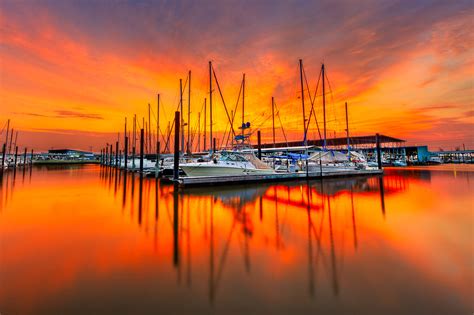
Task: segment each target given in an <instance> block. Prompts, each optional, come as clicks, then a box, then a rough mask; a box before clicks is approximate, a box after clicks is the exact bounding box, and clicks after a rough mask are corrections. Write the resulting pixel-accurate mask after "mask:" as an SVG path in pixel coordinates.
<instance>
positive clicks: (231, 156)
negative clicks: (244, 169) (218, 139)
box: [220, 152, 247, 162]
mask: <svg viewBox="0 0 474 315" xmlns="http://www.w3.org/2000/svg"><path fill="white" fill-rule="evenodd" d="M220 160H221V161H231V162H247V160H246V159H245V158H244V157H243V156H241V155H240V154H236V153H233V152H225V153H224V152H222V153H221V156H220Z"/></svg>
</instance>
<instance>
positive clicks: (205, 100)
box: [203, 98, 207, 151]
mask: <svg viewBox="0 0 474 315" xmlns="http://www.w3.org/2000/svg"><path fill="white" fill-rule="evenodd" d="M206 117H207V99H206V98H204V136H203V138H204V151H206V150H207V146H206V140H207V138H206V129H207V128H206V127H207V126H206Z"/></svg>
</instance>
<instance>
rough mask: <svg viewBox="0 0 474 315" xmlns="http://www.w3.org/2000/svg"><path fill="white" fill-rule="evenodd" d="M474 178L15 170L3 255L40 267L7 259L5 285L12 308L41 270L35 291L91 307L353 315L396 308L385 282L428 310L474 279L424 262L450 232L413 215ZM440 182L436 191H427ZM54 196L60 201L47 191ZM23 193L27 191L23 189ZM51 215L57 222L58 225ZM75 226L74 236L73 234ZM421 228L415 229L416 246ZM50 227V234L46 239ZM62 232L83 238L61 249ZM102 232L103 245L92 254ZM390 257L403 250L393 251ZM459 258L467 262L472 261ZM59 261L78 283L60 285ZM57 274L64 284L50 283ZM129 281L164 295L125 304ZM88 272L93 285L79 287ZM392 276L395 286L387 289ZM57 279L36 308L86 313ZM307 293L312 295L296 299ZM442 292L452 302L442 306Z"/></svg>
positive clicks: (414, 173) (1, 298) (9, 176)
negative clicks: (420, 289)
mask: <svg viewBox="0 0 474 315" xmlns="http://www.w3.org/2000/svg"><path fill="white" fill-rule="evenodd" d="M33 173H34V175H32V174H33ZM428 173H430V172H428ZM440 176H444V177H440ZM446 176H448V177H446ZM469 176H470V173H469V172H457V173H456V177H453V176H452V174H451V173H446V174H444V173H443V174H441V175H440V174H432V173H430V174H428V175H427V174H426V171H418V170H407V171H398V170H394V171H391V170H388V171H387V172H386V175H385V176H383V177H382V176H378V177H377V176H376V177H369V178H367V177H361V178H350V179H332V180H323V181H321V180H313V181H307V182H288V183H277V184H269V183H265V184H258V185H236V186H226V187H205V188H199V187H197V188H190V189H179V188H178V187H176V186H173V185H169V184H164V183H162V182H160V181H159V180H157V179H148V178H143V177H141V176H139V175H137V174H134V173H126V172H122V171H118V170H115V169H112V168H107V167H95V166H93V167H72V168H71V167H67V168H44V167H42V168H35V169H34V171H33V172H32V173H31V172H28V171H26V173H25V172H23V174H22V176H21V177H20V176H15V174H14V173H6V174H5V176H4V178H3V180H2V181H1V182H0V196H1V198H0V210H2V212H1V217H0V228H2V231H5V234H4V236H2V238H3V240H9V243H8V244H7V246H5V247H4V248H5V249H4V251H2V252H1V254H0V255H2V256H3V257H2V258H6V257H9V255H13V253H15V252H18V251H19V250H20V249H22V248H23V250H20V252H21V255H20V256H21V261H22V262H23V261H36V264H35V267H33V269H34V270H29V269H28V268H32V267H31V265H28V266H27V265H25V264H24V263H22V262H18V261H17V260H12V259H4V261H5V262H4V263H3V264H2V270H0V280H1V281H2V283H10V284H9V285H7V286H8V291H6V290H7V289H3V288H0V305H6V306H7V309H9V310H23V312H22V313H28V312H29V311H28V310H27V309H26V308H22V305H20V304H19V303H16V302H12V300H11V299H9V298H10V297H12V295H13V294H18V295H19V294H20V292H22V290H25V285H26V284H27V283H28V282H27V281H26V279H27V277H30V278H32V279H33V280H32V281H33V285H35V284H37V285H39V283H55V286H58V287H61V288H70V289H69V291H68V292H70V293H68V294H74V295H77V296H78V297H80V299H81V300H85V301H91V299H92V297H91V294H96V295H99V296H101V295H105V301H107V303H109V304H107V307H108V306H111V305H113V303H116V301H117V299H121V301H123V302H122V303H125V304H127V305H129V306H130V307H131V306H133V307H134V308H136V309H137V310H140V309H142V308H146V311H152V310H156V309H158V305H167V306H169V310H170V311H169V313H179V312H180V311H184V310H186V308H183V307H184V306H183V305H182V304H183V303H182V301H188V302H190V301H194V302H193V303H196V305H197V306H196V309H198V310H201V311H202V312H204V313H206V312H207V311H209V309H213V308H215V309H221V310H242V309H241V308H240V307H242V305H243V306H244V308H245V309H246V310H260V311H265V310H266V311H268V310H274V309H277V310H278V309H286V310H288V309H293V310H299V311H297V312H296V313H298V312H300V311H301V312H302V313H305V312H306V311H308V310H315V309H316V308H318V309H319V308H321V307H322V308H323V309H324V310H326V311H328V310H337V309H339V311H344V310H345V309H346V310H347V307H348V306H352V307H355V306H357V305H359V304H358V303H362V304H361V305H364V303H367V305H371V304H370V303H379V304H377V305H378V310H381V309H386V308H389V306H390V305H387V304H384V303H387V302H383V301H381V302H380V301H377V302H374V301H373V300H372V296H371V295H370V294H364V293H363V292H364V291H365V292H373V291H371V290H374V288H373V287H372V285H373V284H376V286H377V288H378V287H379V286H381V287H383V289H382V288H381V289H380V292H379V294H381V295H383V296H385V297H387V298H389V297H390V296H392V295H397V294H402V293H401V292H405V291H406V290H408V291H410V292H409V295H413V296H414V298H416V299H417V300H418V302H419V303H421V304H422V305H423V306H424V308H423V310H428V309H437V308H438V307H441V309H451V307H453V305H452V303H451V302H449V298H441V299H440V296H442V294H447V296H452V295H453V294H454V295H456V296H461V297H463V298H464V297H466V296H468V295H469V289H466V288H469V286H467V287H466V286H464V284H463V282H462V281H461V282H453V281H450V280H448V278H446V275H445V274H444V271H443V268H441V266H444V263H443V264H440V265H435V266H434V267H431V268H426V265H423V264H422V265H419V261H426V257H432V256H430V255H426V254H424V255H423V248H434V249H433V251H430V253H432V252H433V253H437V252H438V247H439V246H441V245H440V244H439V243H438V242H427V243H426V244H425V243H423V246H421V247H420V246H418V247H415V246H416V245H417V242H421V239H422V238H419V233H422V234H423V235H425V234H429V235H437V234H436V233H439V231H440V230H439V229H438V228H436V227H431V226H424V227H423V226H419V227H418V229H412V230H410V228H409V227H407V222H410V223H413V222H416V223H417V222H423V220H421V221H419V220H418V221H417V218H418V219H420V218H421V219H423V217H424V216H426V215H430V216H432V215H437V216H440V215H443V214H442V213H441V214H439V211H438V210H436V211H435V210H433V209H438V208H435V207H436V205H434V204H429V206H430V207H431V208H430V209H432V210H431V211H430V212H429V213H426V211H425V212H423V211H421V209H424V208H423V207H425V206H426V205H424V204H422V202H429V198H433V196H436V195H439V193H440V189H441V190H443V191H442V193H443V194H446V195H448V194H449V189H445V186H446V185H447V184H446V183H449V185H454V184H453V183H459V182H462V184H461V185H462V189H464V191H465V192H467V193H466V196H469V192H472V189H471V188H470V186H469ZM464 177H465V179H464ZM454 180H456V182H453V181H454ZM136 186H137V187H136ZM466 186H467V188H466ZM428 187H430V188H428ZM428 189H431V191H430V194H426V191H427V190H428ZM462 189H461V190H462ZM47 190H48V191H49V193H51V192H52V191H54V193H55V195H54V196H51V195H50V196H49V197H47V196H48V195H47V194H48V192H47ZM13 191H16V192H17V193H18V195H19V196H18V197H17V196H13ZM423 193H425V194H426V195H423ZM457 193H459V189H458V192H457ZM25 196H31V198H30V199H29V200H28V198H25ZM466 198H468V197H466ZM33 201H34V202H35V207H33V206H32V204H31V202H33ZM448 201H449V202H453V200H452V199H451V198H448V199H446V200H444V199H441V197H440V198H439V199H438V202H439V203H441V204H444V205H446V202H448ZM458 201H459V200H457V201H454V203H455V202H458ZM57 205H61V207H62V208H61V210H60V211H59V210H58V209H59V208H57ZM4 209H6V210H4ZM55 209H56V210H55ZM54 211H56V212H54ZM433 211H434V212H433ZM27 212H28V213H27ZM436 213H438V214H436ZM52 214H54V216H55V219H54V222H49V221H48V220H50V219H51V217H50V216H48V215H52ZM387 214H389V215H387ZM414 216H417V217H414ZM434 218H435V219H436V218H437V217H434ZM442 218H444V216H442ZM408 219H409V220H408ZM433 220H434V219H433ZM18 222H22V223H21V224H20V223H18ZM440 222H443V221H442V220H440ZM457 224H458V222H457V221H456V222H455V224H453V226H454V227H455V228H457ZM23 226H29V229H28V230H27V231H28V232H27V233H24V232H22V230H23V228H22V227H23ZM70 230H74V231H75V233H74V234H72V235H71V234H69V233H66V231H67V232H69V231H70ZM461 230H462V229H461ZM420 231H421V232H420ZM407 233H408V234H407ZM410 234H411V235H412V236H413V237H410V239H409V240H404V238H405V237H406V235H410ZM44 235H51V237H48V238H46V239H45V238H44V237H39V236H44ZM27 239H28V240H32V244H31V245H29V244H27V242H26V240H27ZM61 239H67V240H68V242H72V244H75V246H74V247H73V248H66V247H62V245H61V243H60V241H58V240H61ZM91 239H93V240H94V241H93V242H94V246H93V248H95V249H96V250H92V251H91V250H90V248H88V247H89V246H90V244H92V243H91V241H90V240H91ZM432 239H433V240H438V241H439V240H440V238H439V237H434V236H433V237H432ZM12 240H13V241H12ZM22 240H25V242H23V241H22ZM87 244H89V245H88V246H87ZM33 246H34V247H33ZM37 248H39V249H41V251H42V252H45V253H46V255H47V256H49V257H53V258H52V262H51V261H49V262H46V261H43V260H39V258H38V257H36V256H35V254H36V252H37ZM390 251H392V252H396V253H398V254H397V255H389V256H387V254H386V253H388V252H390ZM419 251H421V254H419V253H418V252H419ZM468 251H469V249H468ZM48 253H49V254H48ZM459 255H460V256H461V257H463V255H465V253H464V252H462V253H460V254H459ZM84 259H86V260H84ZM444 259H446V258H444ZM450 259H451V260H453V261H456V262H457V263H458V265H461V266H463V267H464V268H468V264H467V263H466V262H465V261H464V260H463V259H462V258H461V260H460V259H459V258H458V257H452V258H450ZM48 263H49V264H51V263H53V264H54V265H56V266H58V269H59V270H71V271H70V272H73V274H75V275H77V277H70V276H69V277H63V279H59V278H60V277H59V276H56V274H55V272H51V270H49V267H48V266H50V265H48ZM429 264H433V260H432V259H431V260H429ZM63 265H64V266H63ZM61 266H63V267H61ZM400 266H403V268H404V270H405V272H406V275H405V274H403V275H400V274H397V272H396V271H395V272H393V275H392V274H391V273H390V272H387V270H386V269H385V268H388V270H398V268H400ZM466 266H467V267H466ZM3 267H4V268H3ZM25 268H26V269H25ZM426 269H427V270H426ZM25 270H26V272H25ZM48 270H49V271H48ZM85 270H88V271H87V272H86V271H85ZM21 271H23V273H21ZM31 273H34V275H33V276H32V275H31ZM461 273H462V272H461ZM126 274H133V275H136V278H134V277H131V278H130V277H129V276H125V275H126ZM46 275H49V276H48V277H51V278H52V279H50V280H49V281H46V282H45V281H44V277H45V276H46ZM464 275H465V272H464ZM116 277H126V279H127V280H124V281H126V282H125V283H122V284H121V285H123V287H122V286H121V290H123V292H127V294H128V295H131V296H134V294H133V293H132V292H135V290H137V291H138V292H142V291H144V290H145V291H147V292H152V291H153V292H157V293H158V292H161V294H156V295H153V296H145V297H142V298H143V299H145V300H146V303H144V304H140V303H136V302H135V301H136V299H134V298H132V297H130V298H127V299H123V296H122V295H121V294H119V293H118V292H116V291H113V290H112V291H110V290H109V291H107V290H104V289H105V288H106V287H107V286H108V285H109V284H110V285H113V279H116ZM413 277H421V278H420V279H418V281H419V282H420V284H421V285H423V286H429V285H433V288H440V287H439V286H436V285H435V284H436V283H444V285H446V288H450V289H451V290H453V292H454V293H453V294H449V293H447V292H445V291H444V289H443V290H441V289H433V290H431V291H429V292H425V293H426V296H427V297H426V298H425V297H420V295H419V294H417V293H416V292H415V293H414V292H413V290H414V289H410V288H408V289H407V288H406V283H407V281H413ZM56 278H58V279H56ZM399 278H400V279H401V280H404V281H401V282H400V280H399ZM81 279H82V280H81ZM86 280H87V283H89V284H90V285H89V286H88V289H87V290H86V289H84V288H83V287H81V286H78V284H77V281H86ZM399 282H400V283H399ZM385 283H392V285H391V286H389V287H387V288H385V287H386V286H385ZM43 285H44V284H43ZM115 285H116V284H115ZM46 287H47V289H48V290H45V291H44V292H39V291H35V292H30V293H28V294H29V295H28V294H27V295H28V296H26V297H25V299H27V300H28V301H29V305H30V306H31V309H32V310H35V309H40V310H41V309H42V307H43V306H44V305H46V307H47V308H48V309H51V308H52V309H55V310H64V309H62V308H61V307H71V305H74V306H73V307H80V305H79V304H74V303H75V302H74V301H69V300H67V301H66V302H64V303H66V304H67V303H72V304H68V305H66V306H65V305H63V304H61V303H60V304H57V302H55V301H57V300H61V299H60V298H61V297H62V296H63V295H64V294H63V291H62V290H60V291H57V290H55V289H54V288H53V287H48V284H46ZM414 287H415V288H416V285H414ZM443 288H444V287H443ZM89 290H90V291H89ZM132 290H133V291H132ZM164 290H167V291H164ZM439 290H441V291H439ZM302 291H303V292H305V294H297V293H301V292H302ZM71 292H72V293H71ZM164 292H166V293H164ZM384 294H386V295H384ZM391 294H392V295H391ZM406 298H408V297H406ZM434 298H438V300H439V301H441V302H442V305H441V306H440V305H436V308H435V307H434V306H432V304H430V303H431V301H433V300H436V299H434ZM122 299H123V300H122ZM420 299H421V302H420ZM39 301H46V302H41V303H40V302H39ZM269 301H271V304H268V303H270V302H269ZM463 301H464V300H463ZM463 301H459V300H457V302H456V303H457V305H458V307H460V308H462V309H464V308H465V307H466V306H468V305H469V303H468V302H467V301H468V299H467V298H466V300H465V301H464V303H463ZM441 302H440V303H441ZM35 303H36V304H35ZM44 303H46V304H44ZM398 303H401V302H400V301H399V302H398ZM424 303H426V305H425V304H424ZM443 303H444V304H443ZM466 303H467V304H466ZM139 304H140V305H139ZM408 304H409V303H408ZM263 306H265V307H264V308H262V307H263ZM280 307H281V308H280ZM66 309H67V308H66ZM188 310H189V309H188ZM364 310H366V311H367V310H370V307H369V308H368V309H364Z"/></svg>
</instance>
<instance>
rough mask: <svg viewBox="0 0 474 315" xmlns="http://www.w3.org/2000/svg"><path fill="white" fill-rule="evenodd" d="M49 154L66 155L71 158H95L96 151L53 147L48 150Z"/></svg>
mask: <svg viewBox="0 0 474 315" xmlns="http://www.w3.org/2000/svg"><path fill="white" fill-rule="evenodd" d="M48 154H49V155H66V156H68V157H69V158H88V159H93V158H94V153H92V152H88V151H81V150H73V149H53V150H48Z"/></svg>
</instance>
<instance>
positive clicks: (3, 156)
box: [2, 143, 7, 173]
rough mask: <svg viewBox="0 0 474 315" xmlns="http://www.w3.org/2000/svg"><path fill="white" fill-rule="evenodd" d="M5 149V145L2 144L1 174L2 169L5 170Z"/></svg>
mask: <svg viewBox="0 0 474 315" xmlns="http://www.w3.org/2000/svg"><path fill="white" fill-rule="evenodd" d="M6 149H7V145H6V144H5V143H4V144H3V149H2V173H3V169H4V168H5V153H6V152H5V150H6Z"/></svg>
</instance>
